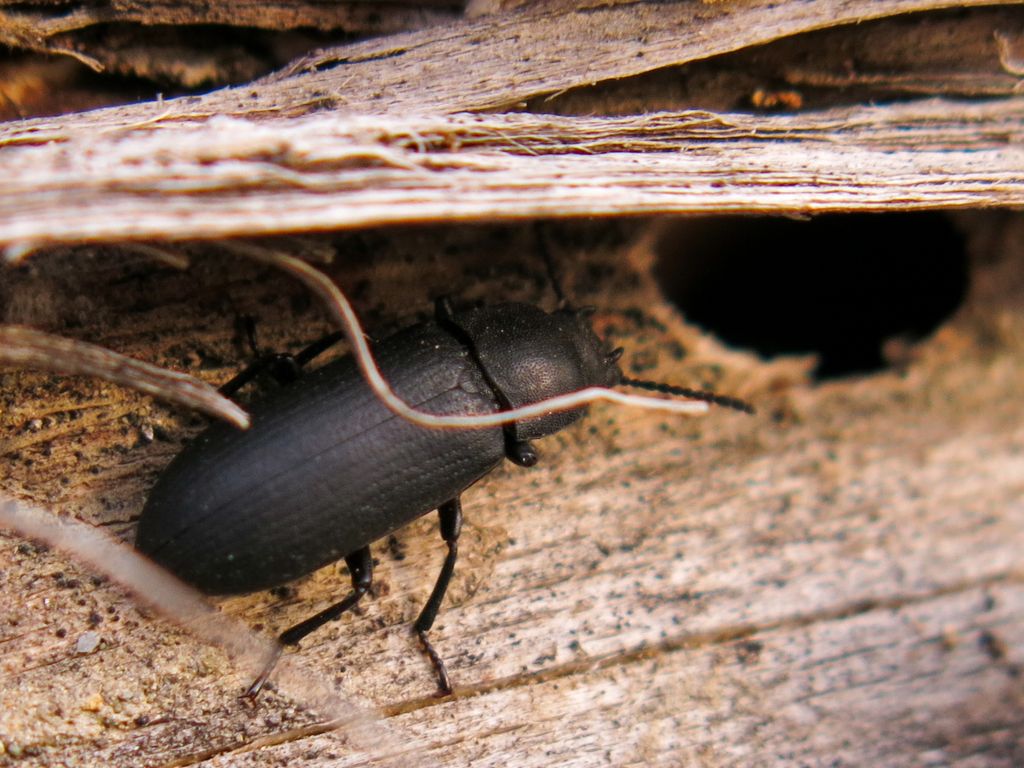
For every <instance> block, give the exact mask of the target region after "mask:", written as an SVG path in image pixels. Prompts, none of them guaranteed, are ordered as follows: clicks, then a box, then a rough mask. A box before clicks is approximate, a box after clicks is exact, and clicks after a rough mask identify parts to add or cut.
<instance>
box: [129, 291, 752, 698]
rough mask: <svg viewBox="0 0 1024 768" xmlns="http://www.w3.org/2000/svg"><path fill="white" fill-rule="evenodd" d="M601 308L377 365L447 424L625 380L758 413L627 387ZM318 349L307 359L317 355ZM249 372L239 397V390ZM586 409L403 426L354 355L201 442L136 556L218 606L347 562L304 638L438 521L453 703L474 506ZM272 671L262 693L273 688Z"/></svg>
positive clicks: (422, 342)
mask: <svg viewBox="0 0 1024 768" xmlns="http://www.w3.org/2000/svg"><path fill="white" fill-rule="evenodd" d="M587 314H589V313H588V311H587V310H570V309H559V310H556V311H554V312H551V313H548V312H545V311H543V310H541V309H539V308H537V307H534V306H532V305H528V304H499V305H495V306H489V307H481V308H476V309H470V310H467V311H460V312H456V311H454V310H453V309H452V307H451V305H450V304H449V303H448V302H447V300H443V299H442V300H440V301H438V303H437V308H436V312H435V318H434V319H433V320H432V321H428V322H423V323H420V324H418V325H415V326H412V327H410V328H407V329H405V330H403V331H400V332H398V333H396V334H395V335H393V336H391V337H390V338H388V339H386V340H384V341H382V342H380V343H379V344H376V345H374V353H375V357H376V359H377V363H378V366H379V368H380V370H381V372H382V373H383V374H384V376H385V378H386V379H387V380H388V381H389V383H390V384H391V387H392V389H394V391H395V392H396V393H397V394H398V395H399V396H400V397H401V398H402V399H403V400H405V401H406V402H407V403H408V404H410V405H411V406H413V407H415V408H418V409H420V410H423V411H427V412H431V413H436V414H468V413H474V414H476V413H493V412H496V411H504V410H509V409H511V408H514V407H518V406H522V405H528V404H531V403H536V402H539V401H541V400H545V399H547V398H550V397H553V396H556V395H562V394H566V393H569V392H574V391H576V390H579V389H583V388H585V387H590V386H598V387H612V386H615V385H616V384H621V383H627V384H635V385H638V386H646V387H648V388H651V387H655V388H658V389H660V390H661V391H666V392H672V393H675V394H682V395H684V396H689V397H698V398H701V399H707V400H710V401H712V402H719V403H722V404H725V405H729V406H731V407H738V408H741V409H744V410H746V409H748V408H749V407H748V406H746V405H745V404H743V403H741V402H740V401H735V400H732V399H731V398H719V397H717V396H714V395H710V394H709V393H701V392H694V391H692V390H687V389H682V388H677V387H670V386H666V385H653V384H649V383H647V382H636V381H633V380H630V379H626V378H625V377H624V376H623V375H622V372H621V371H620V370H619V367H618V365H617V361H618V359H619V357H620V355H621V353H622V350H621V349H616V350H608V349H607V348H606V347H605V345H604V344H603V342H602V341H601V340H600V339H599V338H598V337H597V336H596V335H595V334H594V332H593V330H592V329H591V327H590V324H589V322H588V321H587V318H586V315H587ZM324 346H326V343H324V344H320V345H314V346H313V347H310V349H309V350H306V351H305V352H303V353H302V354H301V355H299V356H298V357H297V359H300V358H302V360H301V362H305V361H308V359H309V358H311V357H313V356H314V355H315V354H317V353H318V352H319V351H320V350H321V348H322V347H324ZM251 375H252V374H251V371H245V372H243V373H242V374H240V375H239V376H238V377H236V379H234V380H232V382H230V383H229V384H228V385H226V386H225V388H224V390H225V391H229V392H230V391H234V390H235V389H237V387H238V386H240V384H241V383H242V382H243V381H245V380H248V379H249V378H251ZM585 410H586V409H585V408H577V409H575V410H569V411H561V412H555V413H549V414H546V415H543V416H538V417H534V418H528V419H525V420H520V421H516V422H514V423H511V424H507V425H505V426H503V427H484V428H472V429H458V430H452V429H432V428H428V427H423V426H419V425H417V424H413V423H411V422H408V421H406V420H404V419H403V418H401V417H399V416H396V415H395V414H394V413H392V412H391V411H390V410H389V409H388V408H387V407H385V406H384V405H383V404H382V403H381V402H380V400H379V399H378V397H377V395H376V394H375V393H374V392H373V391H372V390H371V389H370V388H369V386H368V385H367V384H366V383H365V381H364V379H363V377H362V375H361V374H360V371H359V369H358V367H357V365H356V363H355V361H354V359H353V358H352V357H351V356H346V357H343V358H341V359H339V360H336V361H334V362H331V363H329V364H327V365H325V366H323V367H321V368H319V369H317V370H315V371H313V372H311V373H309V374H308V375H305V376H303V377H302V378H301V379H299V380H298V381H297V382H296V383H294V384H293V385H291V386H288V387H285V388H282V389H280V390H279V391H277V392H275V393H274V394H273V395H271V396H270V397H268V398H267V399H265V400H263V401H262V402H259V403H257V404H256V405H255V406H254V407H253V408H252V409H251V412H252V427H251V428H250V429H249V430H248V431H245V432H239V431H237V430H235V429H233V428H231V427H229V426H227V425H221V424H217V425H214V426H212V427H210V428H209V429H208V430H207V431H206V432H204V433H203V434H201V435H200V436H199V437H198V438H197V439H196V440H195V441H194V442H192V443H191V444H190V445H189V446H187V447H186V448H185V449H184V451H183V452H182V453H181V454H179V455H178V456H177V457H176V458H175V459H174V460H173V461H172V462H171V464H170V465H169V466H168V467H167V469H166V471H165V472H164V473H163V474H162V475H161V477H160V478H159V480H158V482H157V483H156V485H155V486H154V488H153V490H152V492H151V493H150V496H149V499H148V501H147V502H146V505H145V508H144V509H143V511H142V515H141V518H140V520H139V527H138V535H137V539H136V546H137V548H138V549H139V550H140V551H141V552H143V553H144V554H146V555H149V556H150V557H151V558H153V559H154V560H155V561H156V562H158V563H160V564H161V565H163V566H164V567H166V568H167V569H168V570H170V571H171V572H173V573H174V574H176V575H177V576H179V577H180V578H182V579H183V580H184V581H186V582H188V583H190V584H192V585H194V586H195V587H197V588H198V589H200V590H201V591H203V592H205V593H207V594H214V595H226V594H240V593H247V592H253V591H256V590H261V589H268V588H271V587H275V586H279V585H282V584H284V583H286V582H289V581H291V580H293V579H297V578H299V577H301V576H304V575H306V574H308V573H311V572H312V571H314V570H316V569H318V568H320V567H322V566H324V565H326V564H328V563H331V562H334V561H336V560H338V559H340V558H344V559H345V562H346V564H347V565H348V568H349V571H350V574H351V579H352V591H351V592H350V593H349V595H348V596H346V597H345V599H344V600H342V601H341V602H339V603H336V604H335V605H332V606H330V607H329V608H327V609H325V610H323V611H321V612H320V613H318V614H316V615H315V616H313V617H311V618H309V619H307V620H305V621H303V622H301V623H299V624H297V625H295V626H294V627H291V628H290V629H288V630H286V631H285V632H284V633H282V634H281V636H280V641H281V643H282V644H283V645H290V644H295V643H297V642H299V641H300V640H301V639H302V638H303V637H305V636H306V635H308V634H309V633H310V632H313V631H314V630H316V629H317V628H318V627H320V626H322V625H323V624H325V623H326V622H328V621H331V620H333V619H336V618H337V617H339V616H340V615H341V614H342V613H344V612H345V611H347V610H348V609H349V608H351V607H352V606H354V605H355V604H356V603H357V602H358V601H359V599H360V598H361V597H362V596H363V595H364V594H365V593H366V591H367V590H368V589H369V587H370V584H371V579H372V561H371V556H370V544H371V543H372V542H374V541H376V540H378V539H380V538H382V537H384V536H386V535H388V534H389V533H391V532H392V531H394V530H396V529H398V528H400V527H402V526H404V525H406V524H407V523H409V522H410V521H412V520H414V519H416V518H417V517H420V516H421V515H424V514H426V513H427V512H429V511H430V510H433V509H437V510H438V512H439V514H440V530H441V535H442V537H443V539H444V541H445V542H446V544H447V547H448V553H447V557H446V558H445V561H444V565H443V567H442V570H441V573H440V575H439V576H438V578H437V582H436V584H435V586H434V589H433V592H432V593H431V595H430V598H429V599H428V601H427V603H426V605H425V606H424V608H423V610H422V612H421V613H420V615H419V618H418V619H417V620H416V623H415V625H414V629H415V631H416V632H417V633H418V635H419V638H420V641H421V643H422V644H423V647H424V649H425V650H426V652H427V653H428V655H429V656H430V658H431V661H432V663H433V665H434V667H435V670H436V672H437V675H438V680H439V685H440V688H441V690H442V691H444V692H446V693H447V692H450V691H451V686H450V683H449V680H448V676H447V672H446V671H445V667H444V664H443V662H442V661H441V659H440V657H439V656H438V655H437V653H436V652H435V651H434V649H433V648H432V646H431V645H430V643H429V641H428V640H427V637H426V632H427V631H428V630H429V629H430V627H431V626H432V624H433V622H434V619H435V617H436V615H437V611H438V608H439V607H440V604H441V601H442V599H443V597H444V594H445V590H446V589H447V586H448V583H449V581H450V579H451V576H452V573H453V571H454V567H455V559H456V555H457V548H458V538H459V531H460V528H461V525H462V508H461V504H460V496H461V494H462V492H463V491H465V490H466V489H467V488H468V487H469V486H471V485H472V484H473V483H475V482H476V481H477V480H479V479H480V478H481V477H483V476H484V475H486V474H487V473H488V472H490V471H491V470H492V469H494V468H495V467H496V466H497V465H498V464H499V463H500V462H501V460H502V459H503V458H508V459H509V460H511V461H513V462H515V463H516V464H519V465H521V466H531V465H533V464H534V463H536V461H537V454H536V452H535V451H534V449H533V447H532V445H531V443H530V441H531V440H534V439H536V438H541V437H545V436H547V435H551V434H554V433H555V432H558V431H559V430H561V429H563V428H565V427H566V426H568V425H569V424H571V423H573V422H574V421H576V420H577V419H579V418H580V417H581V416H582V415H583V413H584V412H585ZM273 665H274V661H271V662H270V663H269V664H268V665H267V666H266V668H265V669H264V670H263V672H262V673H261V674H260V676H259V677H258V678H257V680H256V681H255V682H253V684H252V685H251V686H250V688H249V690H248V695H250V696H254V695H256V693H258V692H259V690H260V688H261V687H262V685H263V684H264V682H265V681H266V679H267V677H268V676H269V674H270V672H271V670H272V669H273Z"/></svg>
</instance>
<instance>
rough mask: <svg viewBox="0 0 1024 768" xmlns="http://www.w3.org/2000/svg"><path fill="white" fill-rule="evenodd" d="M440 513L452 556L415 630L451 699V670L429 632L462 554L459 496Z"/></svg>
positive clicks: (445, 692)
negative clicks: (449, 676) (459, 555)
mask: <svg viewBox="0 0 1024 768" xmlns="http://www.w3.org/2000/svg"><path fill="white" fill-rule="evenodd" d="M437 512H438V516H439V517H440V521H441V538H442V539H444V540H445V543H446V544H448V554H447V555H446V556H445V558H444V565H442V566H441V573H440V574H438V576H437V582H436V583H435V584H434V591H433V592H431V593H430V599H429V600H427V604H426V605H424V606H423V610H422V611H420V616H419V618H418V619H416V623H415V624H413V629H414V630H415V632H416V634H417V635H418V636H419V638H420V644H421V645H422V646H423V650H424V651H425V652H426V654H427V656H428V657H429V658H430V663H431V664H433V666H434V672H435V673H436V674H437V684H438V687H439V688H440V690H441V693H442V695H445V696H447V695H448V694H449V693H451V692H452V683H451V680H450V679H449V678H448V669H447V668H446V667H445V665H444V659H442V658H441V656H440V655H439V654H438V652H437V651H436V650H434V646H433V645H431V643H430V640H428V639H427V631H428V630H429V629H430V628H431V627H432V626H434V619H436V618H437V612H438V610H439V609H440V608H441V601H442V600H444V593H445V592H446V591H447V590H448V584H449V582H451V580H452V574H453V573H454V572H455V558H456V557H458V554H459V534H460V533H461V532H462V501H461V500H460V499H459V497H458V496H456V497H455V498H454V499H452V500H451V501H446V502H445V503H444V504H442V505H441V506H440V507H438V509H437Z"/></svg>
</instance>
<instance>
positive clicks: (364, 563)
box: [245, 547, 373, 699]
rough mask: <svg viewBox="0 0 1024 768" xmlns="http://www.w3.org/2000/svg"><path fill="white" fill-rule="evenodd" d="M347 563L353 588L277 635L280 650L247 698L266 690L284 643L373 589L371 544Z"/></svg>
mask: <svg viewBox="0 0 1024 768" xmlns="http://www.w3.org/2000/svg"><path fill="white" fill-rule="evenodd" d="M345 564H346V565H347V566H348V570H349V573H350V574H351V576H352V591H351V592H349V594H348V595H346V596H345V599H344V600H342V601H340V602H338V603H335V604H334V605H332V606H329V607H328V608H325V609H324V610H322V611H320V613H318V614H316V615H314V616H310V617H309V618H308V619H306V620H305V621H300V622H299V623H298V624H296V625H295V626H294V627H289V628H288V629H286V630H285V631H284V632H282V633H281V634H280V636H279V637H278V638H277V640H278V642H279V643H280V645H279V646H278V649H277V652H276V653H275V654H274V655H273V657H272V658H271V659H270V660H269V661H268V662H267V663H266V665H265V666H264V667H263V671H261V672H260V674H259V677H257V678H256V679H255V680H253V682H252V685H250V686H249V689H248V690H247V691H246V692H245V698H248V699H254V698H256V696H257V695H258V694H259V692H260V690H262V688H263V686H264V685H265V684H266V682H267V680H268V678H269V677H270V674H271V672H273V671H274V667H275V666H277V660H278V659H279V658H280V656H281V646H285V645H295V644H296V643H298V642H299V641H300V640H302V638H304V637H305V636H306V635H308V634H310V633H311V632H315V631H316V630H318V629H320V627H322V626H323V625H324V624H326V623H327V622H329V621H334V620H335V619H337V618H338V617H340V616H341V615H342V614H343V613H345V612H346V611H348V610H350V609H351V608H353V607H355V604H356V603H358V602H359V601H360V599H362V597H363V595H365V594H366V593H367V592H368V591H369V589H370V585H371V584H372V583H373V558H372V557H371V556H370V548H369V547H363V548H362V549H357V550H356V551H355V552H353V553H352V554H351V555H346V556H345Z"/></svg>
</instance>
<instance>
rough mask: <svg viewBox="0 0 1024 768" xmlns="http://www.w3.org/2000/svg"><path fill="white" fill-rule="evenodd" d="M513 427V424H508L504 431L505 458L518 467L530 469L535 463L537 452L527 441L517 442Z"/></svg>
mask: <svg viewBox="0 0 1024 768" xmlns="http://www.w3.org/2000/svg"><path fill="white" fill-rule="evenodd" d="M508 427H513V429H508ZM514 427H515V425H514V424H510V425H507V426H506V429H505V458H507V459H508V460H509V461H511V462H512V463H513V464H518V465H519V466H520V467H532V466H533V465H534V464H536V463H537V450H536V449H535V448H534V447H533V443H531V442H530V441H529V440H519V439H518V438H517V437H516V436H515V429H514Z"/></svg>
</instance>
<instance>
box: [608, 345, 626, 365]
mask: <svg viewBox="0 0 1024 768" xmlns="http://www.w3.org/2000/svg"><path fill="white" fill-rule="evenodd" d="M625 351H626V350H624V349H623V348H622V347H616V348H615V349H613V350H612V351H611V352H609V353H608V354H607V355H606V356H605V358H604V359H605V361H606V362H608V363H609V364H610V363H617V362H619V360H621V359H622V354H623V353H624V352H625Z"/></svg>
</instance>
